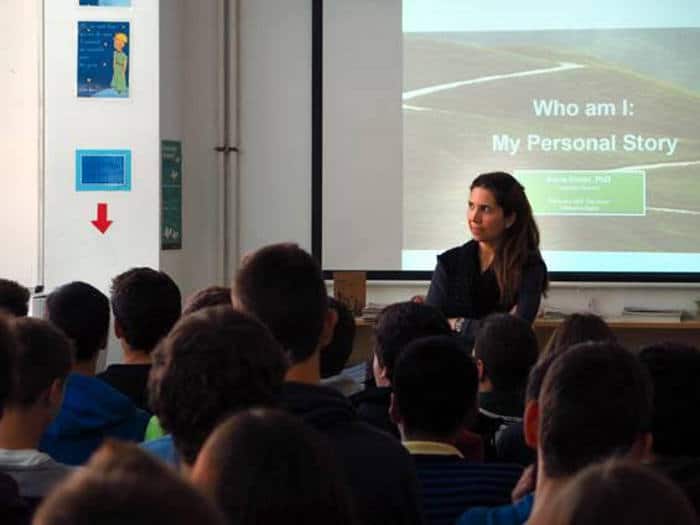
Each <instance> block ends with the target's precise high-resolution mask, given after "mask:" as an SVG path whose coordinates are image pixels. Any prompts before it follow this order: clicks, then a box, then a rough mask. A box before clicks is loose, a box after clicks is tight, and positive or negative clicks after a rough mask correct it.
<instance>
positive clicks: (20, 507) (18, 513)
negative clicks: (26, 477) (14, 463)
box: [0, 472, 35, 525]
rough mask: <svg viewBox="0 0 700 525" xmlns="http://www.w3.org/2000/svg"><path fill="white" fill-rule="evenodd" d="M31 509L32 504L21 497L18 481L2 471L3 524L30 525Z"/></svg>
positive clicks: (0, 511)
mask: <svg viewBox="0 0 700 525" xmlns="http://www.w3.org/2000/svg"><path fill="white" fill-rule="evenodd" d="M32 503H35V502H32ZM31 510H32V508H31V506H30V505H29V504H28V503H27V502H26V501H24V500H23V499H22V498H20V495H19V488H18V487H17V482H16V481H15V480H14V479H13V478H11V477H10V476H8V475H7V474H5V473H3V472H0V518H2V519H1V520H0V521H1V522H2V523H3V525H29V522H30V521H31Z"/></svg>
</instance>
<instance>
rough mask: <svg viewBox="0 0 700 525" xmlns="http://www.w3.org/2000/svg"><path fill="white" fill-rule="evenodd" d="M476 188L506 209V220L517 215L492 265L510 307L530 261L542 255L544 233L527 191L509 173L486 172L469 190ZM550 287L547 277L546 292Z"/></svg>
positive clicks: (504, 299) (505, 303)
mask: <svg viewBox="0 0 700 525" xmlns="http://www.w3.org/2000/svg"><path fill="white" fill-rule="evenodd" d="M474 188H484V189H486V190H489V191H490V192H491V193H492V194H493V196H494V198H495V199H496V203H497V204H498V205H499V206H500V207H501V208H502V209H503V216H504V217H509V216H510V215H512V214H515V221H514V222H513V224H512V225H511V226H510V227H509V228H506V230H505V231H504V233H503V240H502V241H501V243H500V244H499V245H498V248H497V249H496V254H495V256H494V259H493V263H492V264H493V269H494V273H495V274H496V280H497V282H498V288H499V289H500V291H501V303H502V304H504V305H510V304H513V303H514V302H515V299H516V296H517V294H518V289H519V288H520V283H521V281H522V277H523V275H522V274H523V267H524V266H525V264H526V263H527V260H528V258H529V257H531V256H532V254H533V253H536V254H538V255H539V251H540V231H539V230H538V228H537V223H535V218H534V217H533V215H532V208H531V207H530V202H529V201H528V200H527V197H526V196H525V188H523V186H522V185H521V184H520V183H519V182H518V181H517V180H516V179H515V177H513V176H512V175H510V174H509V173H505V172H502V171H495V172H492V173H483V174H482V175H479V176H478V177H477V178H476V179H474V181H473V182H472V185H471V187H470V188H469V189H470V190H473V189H474ZM547 284H548V282H547V277H546V276H545V282H544V286H543V290H542V291H543V292H544V291H546V290H547Z"/></svg>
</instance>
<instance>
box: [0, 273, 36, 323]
mask: <svg viewBox="0 0 700 525" xmlns="http://www.w3.org/2000/svg"><path fill="white" fill-rule="evenodd" d="M27 312H29V290H28V289H26V288H25V287H24V286H22V285H21V284H19V283H18V282H16V281H10V280H9V279H0V314H5V315H10V316H12V317H24V316H26V315H27Z"/></svg>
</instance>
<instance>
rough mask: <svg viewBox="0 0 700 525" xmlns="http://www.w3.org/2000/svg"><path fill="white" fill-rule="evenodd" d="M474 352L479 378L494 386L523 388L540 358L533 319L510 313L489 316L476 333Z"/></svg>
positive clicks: (510, 390) (497, 388) (500, 389)
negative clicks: (528, 319) (531, 322)
mask: <svg viewBox="0 0 700 525" xmlns="http://www.w3.org/2000/svg"><path fill="white" fill-rule="evenodd" d="M474 356H475V357H476V359H477V366H478V367H479V380H480V382H481V384H482V386H483V385H484V383H488V385H489V387H490V388H491V389H492V390H496V391H503V392H505V391H508V392H517V391H523V390H524V388H525V384H526V383H527V376H528V373H529V372H530V369H531V368H532V366H533V365H534V364H535V362H536V361H537V356H538V347H537V338H536V337H535V333H534V332H533V331H532V327H531V326H530V323H528V322H527V321H525V320H524V319H521V318H520V317H516V316H514V315H508V314H493V315H491V316H489V317H487V318H486V319H485V320H484V322H483V324H482V325H481V328H480V329H479V332H478V333H477V336H476V341H475V344H474Z"/></svg>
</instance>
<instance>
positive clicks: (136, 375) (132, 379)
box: [97, 365, 151, 412]
mask: <svg viewBox="0 0 700 525" xmlns="http://www.w3.org/2000/svg"><path fill="white" fill-rule="evenodd" d="M150 371H151V365H110V366H109V367H108V368H107V370H105V371H104V372H102V373H101V374H98V375H97V377H98V379H101V380H102V381H104V382H105V383H108V384H110V385H112V387H114V388H116V389H117V390H119V391H120V392H121V393H122V394H124V395H125V396H127V397H128V398H129V399H131V401H132V402H133V403H134V405H136V406H137V407H138V408H140V409H141V410H145V411H147V412H150V411H151V409H150V408H149V407H148V374H149V372H150Z"/></svg>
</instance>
